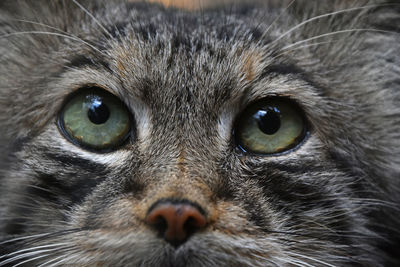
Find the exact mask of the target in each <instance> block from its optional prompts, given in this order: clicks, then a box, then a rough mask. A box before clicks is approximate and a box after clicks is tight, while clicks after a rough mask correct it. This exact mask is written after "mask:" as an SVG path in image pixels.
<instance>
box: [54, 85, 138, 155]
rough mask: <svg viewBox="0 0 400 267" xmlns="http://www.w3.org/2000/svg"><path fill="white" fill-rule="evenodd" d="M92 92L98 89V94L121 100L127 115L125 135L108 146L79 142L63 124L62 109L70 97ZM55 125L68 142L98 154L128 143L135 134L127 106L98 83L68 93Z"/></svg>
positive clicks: (133, 123)
mask: <svg viewBox="0 0 400 267" xmlns="http://www.w3.org/2000/svg"><path fill="white" fill-rule="evenodd" d="M85 91H86V92H89V91H90V92H93V91H99V92H100V94H102V95H110V96H112V97H115V98H116V99H118V101H120V102H121V104H122V105H123V107H124V108H125V109H126V111H127V114H128V116H129V124H130V125H129V130H128V131H127V133H126V135H125V136H123V137H122V138H120V140H119V141H118V142H117V143H115V144H113V145H111V146H109V147H105V148H96V147H93V146H90V145H88V144H85V143H83V142H79V140H78V139H76V138H74V137H72V136H71V135H70V134H69V133H68V131H67V130H66V129H65V126H64V119H63V115H64V111H65V107H66V105H67V104H68V103H69V101H70V100H71V99H73V98H74V97H75V96H77V95H79V94H83V93H84V92H85ZM56 125H57V128H58V130H59V132H60V133H61V135H62V136H63V137H64V138H65V139H66V140H67V141H69V142H70V143H72V144H74V145H75V146H77V147H80V148H82V149H84V150H86V151H89V152H93V153H98V154H105V153H110V152H114V151H116V150H117V149H119V148H121V147H122V146H124V145H125V144H127V143H128V141H129V140H130V139H132V138H133V137H134V136H135V134H134V129H135V127H134V126H135V120H134V118H133V116H132V113H131V112H130V111H129V109H128V107H127V106H126V105H125V104H124V103H123V102H122V101H121V100H120V99H119V98H118V97H117V96H116V95H114V94H112V93H110V92H109V91H108V90H106V89H104V88H103V87H101V86H98V85H87V86H83V87H79V89H77V90H75V91H74V92H72V93H70V94H69V95H68V96H67V97H66V98H65V99H64V101H63V103H62V105H61V109H60V111H59V112H58V114H57V120H56Z"/></svg>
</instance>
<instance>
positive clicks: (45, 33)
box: [0, 31, 106, 55]
mask: <svg viewBox="0 0 400 267" xmlns="http://www.w3.org/2000/svg"><path fill="white" fill-rule="evenodd" d="M23 34H43V35H54V36H58V37H63V38H66V39H70V40H74V41H78V42H81V43H83V44H85V45H87V46H89V47H90V48H92V49H93V50H95V51H97V52H99V53H101V54H102V55H106V54H104V53H103V52H102V51H100V50H99V49H98V48H96V47H95V46H93V45H91V44H89V43H88V42H86V41H84V40H82V39H81V38H77V37H73V36H70V35H66V34H61V33H56V32H43V31H22V32H13V33H7V34H3V35H0V38H7V37H11V36H17V35H23Z"/></svg>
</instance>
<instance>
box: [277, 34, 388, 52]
mask: <svg viewBox="0 0 400 267" xmlns="http://www.w3.org/2000/svg"><path fill="white" fill-rule="evenodd" d="M368 31H370V32H383V33H396V32H391V31H385V30H378V29H347V30H340V31H334V32H329V33H324V34H320V35H317V36H313V37H310V38H307V39H305V40H301V41H298V42H295V43H293V44H290V45H287V46H285V47H283V48H282V50H286V49H289V48H291V47H294V46H296V45H299V44H303V43H306V42H309V41H313V40H316V39H320V38H323V37H327V36H332V35H338V34H342V33H352V32H368Z"/></svg>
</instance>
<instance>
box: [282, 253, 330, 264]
mask: <svg viewBox="0 0 400 267" xmlns="http://www.w3.org/2000/svg"><path fill="white" fill-rule="evenodd" d="M286 253H287V254H289V255H291V256H296V257H300V258H304V259H307V260H311V261H314V262H317V263H320V264H323V265H325V266H329V267H335V265H332V264H330V263H327V262H325V261H322V260H317V259H315V258H313V257H309V256H305V255H302V254H298V253H294V252H290V251H287V252H286Z"/></svg>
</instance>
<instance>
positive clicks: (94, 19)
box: [72, 0, 113, 39]
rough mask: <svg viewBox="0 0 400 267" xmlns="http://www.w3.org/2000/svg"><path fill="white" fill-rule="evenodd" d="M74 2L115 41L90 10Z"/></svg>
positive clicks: (73, 0)
mask: <svg viewBox="0 0 400 267" xmlns="http://www.w3.org/2000/svg"><path fill="white" fill-rule="evenodd" d="M72 2H74V3H75V4H76V5H77V6H78V7H79V8H80V9H81V10H82V11H83V12H85V13H86V14H87V15H88V16H89V17H90V18H91V19H93V21H94V22H95V23H96V24H97V25H98V26H99V27H100V28H101V29H102V30H103V31H104V32H105V33H106V34H107V35H108V37H110V38H111V39H113V36H112V35H111V33H110V32H109V31H108V30H107V29H106V28H105V27H104V26H103V25H102V24H101V23H100V21H99V20H98V19H96V18H95V16H93V14H91V13H90V12H89V10H87V9H86V8H84V7H83V6H82V5H81V4H80V3H79V2H78V1H77V0H72Z"/></svg>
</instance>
